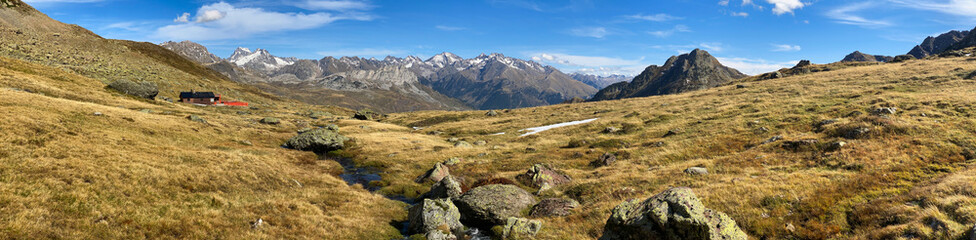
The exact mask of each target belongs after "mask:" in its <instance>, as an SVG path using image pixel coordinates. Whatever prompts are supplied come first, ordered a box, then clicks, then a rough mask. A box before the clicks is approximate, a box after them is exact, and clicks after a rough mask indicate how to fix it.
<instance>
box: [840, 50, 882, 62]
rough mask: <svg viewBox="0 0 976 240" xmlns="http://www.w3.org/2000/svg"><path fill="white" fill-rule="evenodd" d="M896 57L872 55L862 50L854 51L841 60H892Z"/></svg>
mask: <svg viewBox="0 0 976 240" xmlns="http://www.w3.org/2000/svg"><path fill="white" fill-rule="evenodd" d="M894 59H895V58H894V57H892V56H883V55H871V54H867V53H862V52H861V51H854V52H853V53H851V54H848V55H847V56H845V57H844V59H843V60H840V61H841V62H890V61H891V60H894Z"/></svg>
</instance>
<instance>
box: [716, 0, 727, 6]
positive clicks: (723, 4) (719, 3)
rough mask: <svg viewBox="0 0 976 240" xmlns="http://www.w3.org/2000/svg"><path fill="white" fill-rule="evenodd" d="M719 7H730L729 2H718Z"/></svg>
mask: <svg viewBox="0 0 976 240" xmlns="http://www.w3.org/2000/svg"><path fill="white" fill-rule="evenodd" d="M718 5H722V6H728V5H729V0H722V1H718Z"/></svg>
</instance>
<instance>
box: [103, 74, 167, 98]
mask: <svg viewBox="0 0 976 240" xmlns="http://www.w3.org/2000/svg"><path fill="white" fill-rule="evenodd" d="M108 87H109V88H111V89H114V90H116V91H119V92H121V93H124V94H127V95H132V96H136V97H141V98H145V99H150V100H152V99H156V95H159V88H158V87H156V84H155V83H151V82H133V81H129V80H125V79H120V80H116V81H114V82H112V83H110V84H108Z"/></svg>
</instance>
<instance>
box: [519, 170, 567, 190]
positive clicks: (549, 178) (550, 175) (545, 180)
mask: <svg viewBox="0 0 976 240" xmlns="http://www.w3.org/2000/svg"><path fill="white" fill-rule="evenodd" d="M515 179H517V180H519V181H521V182H522V183H523V184H525V185H529V186H533V187H537V188H539V191H543V190H545V189H544V188H549V187H555V186H557V185H562V184H566V183H569V182H570V181H572V178H570V177H569V176H567V175H566V174H563V173H560V172H558V171H556V170H553V169H552V168H551V167H549V166H548V165H544V164H536V165H533V166H532V168H529V170H528V171H526V172H525V173H522V174H519V175H518V176H515Z"/></svg>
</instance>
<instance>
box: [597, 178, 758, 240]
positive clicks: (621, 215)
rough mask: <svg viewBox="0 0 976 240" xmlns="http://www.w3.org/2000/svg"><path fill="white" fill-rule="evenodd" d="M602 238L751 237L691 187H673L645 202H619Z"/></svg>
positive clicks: (732, 239)
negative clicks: (697, 194) (708, 206)
mask: <svg viewBox="0 0 976 240" xmlns="http://www.w3.org/2000/svg"><path fill="white" fill-rule="evenodd" d="M600 239H601V240H616V239H652V240H654V239H661V240H665V239H666V240H678V239H690V240H699V239H723V240H746V239H748V237H747V236H746V234H745V233H744V232H743V231H742V230H741V229H739V226H738V225H736V223H735V221H733V220H732V218H729V216H727V215H725V214H724V213H721V212H718V211H715V210H712V209H708V208H705V206H704V205H702V203H701V201H699V200H698V197H697V196H695V193H694V192H692V191H691V189H689V188H672V189H668V190H666V191H664V192H662V193H660V194H658V195H655V196H653V197H651V198H648V199H647V200H644V201H640V200H636V199H635V200H630V201H626V202H623V203H621V204H620V205H617V207H615V208H613V210H612V211H611V215H610V219H609V220H607V225H606V226H605V227H604V229H603V236H602V237H600Z"/></svg>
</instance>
